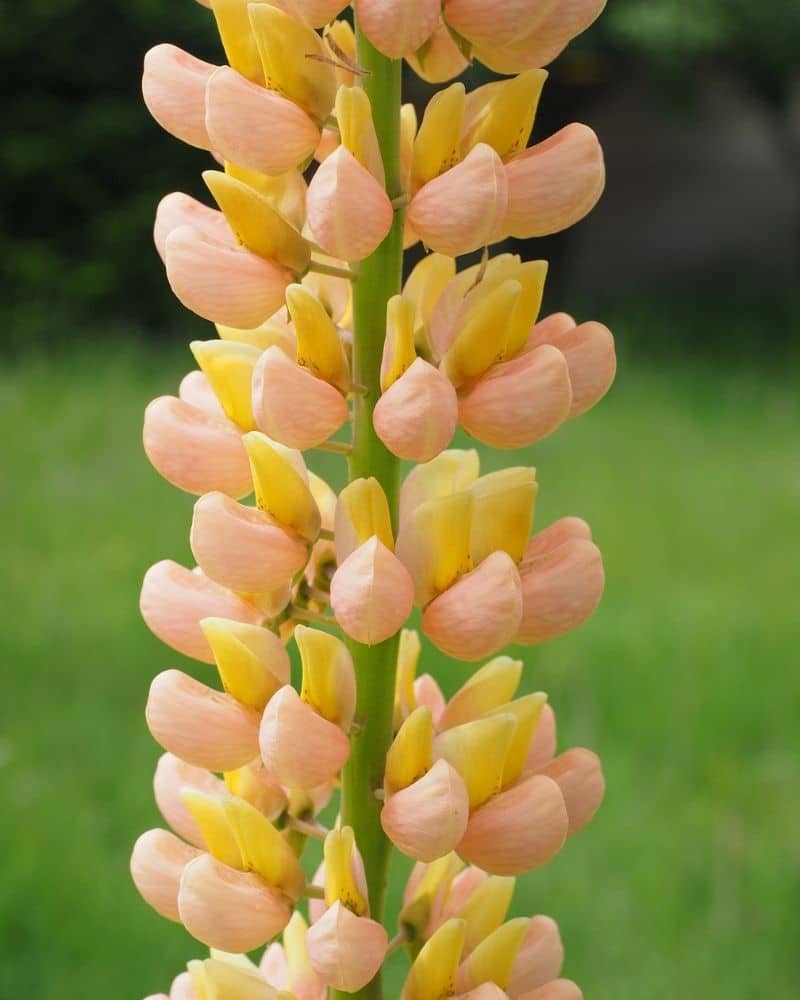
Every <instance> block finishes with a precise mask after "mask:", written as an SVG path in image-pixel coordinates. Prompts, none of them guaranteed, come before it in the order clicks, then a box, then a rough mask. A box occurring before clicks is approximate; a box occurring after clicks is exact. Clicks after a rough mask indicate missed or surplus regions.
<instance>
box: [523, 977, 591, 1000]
mask: <svg viewBox="0 0 800 1000" xmlns="http://www.w3.org/2000/svg"><path fill="white" fill-rule="evenodd" d="M517 1000H583V993H582V992H581V991H580V989H579V988H578V986H577V985H576V984H575V983H573V982H572V980H571V979H554V980H553V981H552V982H551V983H547V984H546V985H545V986H540V987H538V989H535V990H531V991H530V993H523V994H522V995H521V996H519V997H517Z"/></svg>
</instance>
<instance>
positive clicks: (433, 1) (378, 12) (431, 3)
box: [353, 0, 441, 59]
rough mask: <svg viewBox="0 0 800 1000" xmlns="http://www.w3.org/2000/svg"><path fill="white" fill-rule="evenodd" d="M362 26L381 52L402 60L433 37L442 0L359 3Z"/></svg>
mask: <svg viewBox="0 0 800 1000" xmlns="http://www.w3.org/2000/svg"><path fill="white" fill-rule="evenodd" d="M353 7H354V8H355V12H356V16H357V17H358V24H359V27H360V28H361V30H362V31H363V32H364V34H365V35H366V36H367V38H368V39H369V40H370V41H371V42H372V44H373V45H374V46H375V48H376V49H378V51H379V52H382V53H383V54H384V55H385V56H389V58H390V59H400V58H401V57H402V56H405V55H407V54H408V53H410V52H416V50H417V49H418V48H420V46H421V45H422V43H423V42H424V41H425V40H426V39H427V38H429V37H430V35H432V34H433V32H434V29H435V28H436V25H437V23H438V21H439V15H440V13H441V2H440V0H355V2H354V3H353Z"/></svg>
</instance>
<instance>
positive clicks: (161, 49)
mask: <svg viewBox="0 0 800 1000" xmlns="http://www.w3.org/2000/svg"><path fill="white" fill-rule="evenodd" d="M216 68H217V67H216V66H212V65H211V64H210V63H207V62H203V60H202V59H196V58H195V57H194V56H192V55H189V53H188V52H184V51H183V49H179V48H177V46H175V45H167V44H162V45H156V46H155V48H152V49H150V51H149V52H148V53H147V54H146V55H145V57H144V74H143V76H142V96H143V97H144V103H145V104H146V105H147V110H148V111H149V112H150V114H151V115H152V116H153V118H155V120H156V121H157V122H158V124H159V125H160V126H161V127H162V128H163V129H165V130H166V131H167V132H169V133H170V134H171V135H174V136H175V137H176V138H177V139H181V140H182V141H183V142H186V143H188V144H189V145H190V146H197V147H198V148H199V149H211V148H212V143H211V140H210V139H209V136H208V131H207V130H206V84H207V83H208V81H209V79H210V78H211V75H212V74H213V73H214V71H215V70H216Z"/></svg>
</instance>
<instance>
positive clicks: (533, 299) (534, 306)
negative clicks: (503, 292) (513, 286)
mask: <svg viewBox="0 0 800 1000" xmlns="http://www.w3.org/2000/svg"><path fill="white" fill-rule="evenodd" d="M546 277H547V261H546V260H526V261H522V262H521V263H520V264H519V267H518V268H516V269H515V274H514V278H515V280H516V281H518V282H519V283H520V284H521V285H522V292H521V294H520V297H519V299H517V304H516V306H515V307H514V311H513V312H512V314H511V316H510V317H509V320H508V330H507V333H506V357H509V358H513V357H514V355H515V354H518V353H519V351H521V350H522V348H523V346H524V345H525V342H526V341H527V339H528V337H530V335H531V330H532V329H533V326H534V324H535V323H536V319H537V317H538V316H539V310H540V309H541V308H542V296H543V295H544V282H545V278H546Z"/></svg>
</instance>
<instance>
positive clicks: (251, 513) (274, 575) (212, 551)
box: [189, 348, 308, 594]
mask: <svg viewBox="0 0 800 1000" xmlns="http://www.w3.org/2000/svg"><path fill="white" fill-rule="evenodd" d="M274 350H279V349H278V348H274ZM189 541H190V544H191V547H192V553H193V554H194V557H195V559H196V560H197V564H198V566H200V568H201V569H202V570H203V572H204V573H205V574H206V576H207V577H209V579H211V580H214V581H215V582H216V583H219V584H221V586H223V587H229V588H230V589H231V590H241V591H244V592H245V593H254V594H255V593H261V592H262V591H268V590H276V589H277V588H278V587H282V586H284V585H285V584H286V583H287V582H288V581H289V580H291V579H292V577H293V576H294V575H295V573H298V572H299V571H300V570H301V569H302V568H303V567H304V566H305V564H306V561H307V559H308V547H307V545H306V544H305V543H304V542H303V541H302V540H301V539H300V538H298V537H297V536H296V535H294V534H293V533H291V532H288V531H286V529H285V528H283V527H282V526H281V525H279V524H277V523H276V522H275V521H273V520H272V518H270V517H268V516H267V515H266V514H263V513H262V512H261V511H260V510H257V509H256V508H254V507H245V506H243V505H242V504H239V503H237V502H236V501H235V500H231V498H230V497H228V496H226V495H225V494H224V493H206V494H205V496H202V497H200V499H199V500H198V501H197V503H196V504H195V505H194V516H193V518H192V528H191V532H190V536H189Z"/></svg>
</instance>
